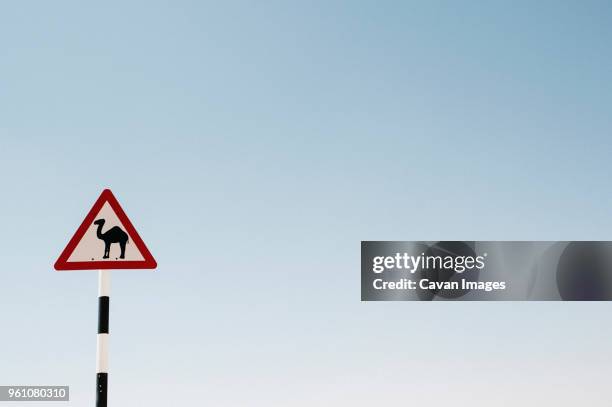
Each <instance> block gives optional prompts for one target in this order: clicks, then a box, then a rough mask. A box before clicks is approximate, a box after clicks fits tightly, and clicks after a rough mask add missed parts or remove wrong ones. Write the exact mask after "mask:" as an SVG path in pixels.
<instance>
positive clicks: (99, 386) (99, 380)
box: [96, 373, 108, 407]
mask: <svg viewBox="0 0 612 407" xmlns="http://www.w3.org/2000/svg"><path fill="white" fill-rule="evenodd" d="M107 394H108V373H98V374H97V375H96V407H106V398H107Z"/></svg>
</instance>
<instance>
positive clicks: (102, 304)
mask: <svg viewBox="0 0 612 407" xmlns="http://www.w3.org/2000/svg"><path fill="white" fill-rule="evenodd" d="M109 303H110V300H109V298H108V297H99V303H98V333H99V334H107V333H108V309H109Z"/></svg>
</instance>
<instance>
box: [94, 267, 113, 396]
mask: <svg viewBox="0 0 612 407" xmlns="http://www.w3.org/2000/svg"><path fill="white" fill-rule="evenodd" d="M109 306H110V270H100V271H99V277H98V344H97V347H96V355H97V356H96V407H106V406H107V398H108V335H109V331H108V311H109Z"/></svg>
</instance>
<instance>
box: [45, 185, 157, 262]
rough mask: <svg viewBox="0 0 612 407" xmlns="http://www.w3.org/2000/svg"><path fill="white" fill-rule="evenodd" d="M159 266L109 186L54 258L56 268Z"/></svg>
mask: <svg viewBox="0 0 612 407" xmlns="http://www.w3.org/2000/svg"><path fill="white" fill-rule="evenodd" d="M156 267H157V262H156V261H155V259H154V258H153V256H152V255H151V253H150V252H149V249H147V246H145V244H144V242H143V241H142V239H141V238H140V236H139V235H138V232H136V229H135V228H134V226H133V225H132V222H130V220H129V219H128V217H127V216H126V214H125V212H124V211H123V209H122V208H121V206H120V205H119V202H117V199H116V198H115V196H114V195H113V193H112V192H111V191H110V189H105V190H104V191H103V192H102V194H101V195H100V197H99V198H98V200H97V201H96V203H95V204H94V206H93V207H92V208H91V210H90V211H89V213H88V214H87V216H86V217H85V220H84V221H83V223H82V224H81V226H79V228H78V229H77V231H76V233H75V234H74V236H73V237H72V239H70V242H69V243H68V246H66V248H65V249H64V251H63V252H62V254H61V255H60V257H59V258H58V259H57V261H56V262H55V269H56V270H101V269H154V268H156Z"/></svg>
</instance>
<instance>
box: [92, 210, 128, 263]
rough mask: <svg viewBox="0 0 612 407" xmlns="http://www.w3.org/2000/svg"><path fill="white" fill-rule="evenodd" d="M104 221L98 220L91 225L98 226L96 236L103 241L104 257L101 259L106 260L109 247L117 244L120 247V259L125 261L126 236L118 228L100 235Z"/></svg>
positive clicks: (114, 227) (115, 227)
mask: <svg viewBox="0 0 612 407" xmlns="http://www.w3.org/2000/svg"><path fill="white" fill-rule="evenodd" d="M104 222H106V220H104V219H98V220H96V221H95V222H94V223H93V224H94V225H98V230H97V231H96V236H98V239H100V240H103V241H104V257H102V258H103V259H108V257H109V254H110V247H111V244H113V243H119V246H120V247H121V256H119V257H120V258H122V259H125V244H126V243H127V242H128V239H129V237H128V234H127V233H125V232H124V231H123V230H122V229H121V228H120V227H119V226H113V227H112V228H110V229H108V230H107V231H106V232H104V233H102V226H104Z"/></svg>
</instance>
